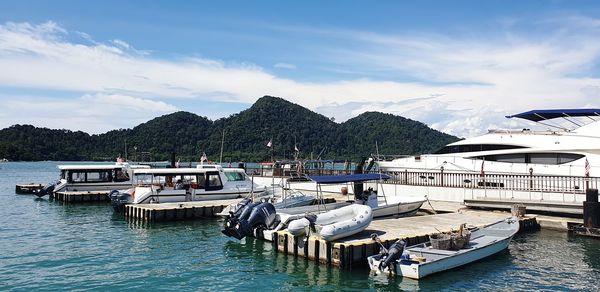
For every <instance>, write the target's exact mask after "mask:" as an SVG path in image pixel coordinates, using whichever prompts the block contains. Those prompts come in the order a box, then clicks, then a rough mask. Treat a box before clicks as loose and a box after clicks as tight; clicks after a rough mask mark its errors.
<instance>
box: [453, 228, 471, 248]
mask: <svg viewBox="0 0 600 292" xmlns="http://www.w3.org/2000/svg"><path fill="white" fill-rule="evenodd" d="M451 238H452V245H451V249H452V250H459V249H461V248H463V247H464V246H465V245H466V244H468V243H469V241H471V231H469V230H463V232H462V236H461V235H460V234H459V233H458V232H455V233H452V235H451Z"/></svg>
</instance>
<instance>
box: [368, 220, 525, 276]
mask: <svg viewBox="0 0 600 292" xmlns="http://www.w3.org/2000/svg"><path fill="white" fill-rule="evenodd" d="M518 231H519V220H518V219H517V218H516V217H511V218H508V219H505V220H502V221H499V222H496V223H493V224H490V225H487V226H485V227H483V228H480V229H476V230H474V231H472V232H471V238H470V241H469V242H468V243H467V244H466V245H465V246H464V247H463V248H461V249H459V250H442V249H435V248H432V247H431V244H430V243H429V242H427V243H423V244H418V245H414V246H411V247H407V248H404V250H402V249H403V246H401V244H399V243H398V242H397V243H396V244H394V245H395V246H392V248H390V252H384V253H382V254H378V255H374V256H370V257H369V258H368V262H369V267H370V268H371V270H373V271H377V272H388V273H395V274H397V275H400V276H403V277H408V278H413V279H421V278H423V277H426V276H428V275H431V274H434V273H438V272H442V271H445V270H449V269H452V268H456V267H459V266H462V265H466V264H468V263H471V262H474V261H477V260H481V259H483V258H485V257H488V256H491V255H493V254H496V253H498V252H500V251H502V250H504V249H506V248H507V247H508V244H509V243H510V241H511V239H512V238H513V236H514V235H515V234H516V233H517V232H518Z"/></svg>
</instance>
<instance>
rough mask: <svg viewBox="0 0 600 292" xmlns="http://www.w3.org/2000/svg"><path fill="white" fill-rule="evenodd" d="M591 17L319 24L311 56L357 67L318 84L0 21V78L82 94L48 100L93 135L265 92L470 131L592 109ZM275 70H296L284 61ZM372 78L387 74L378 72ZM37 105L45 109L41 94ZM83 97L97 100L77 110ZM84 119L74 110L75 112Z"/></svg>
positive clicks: (594, 49)
mask: <svg viewBox="0 0 600 292" xmlns="http://www.w3.org/2000/svg"><path fill="white" fill-rule="evenodd" d="M550 23H552V22H550ZM598 23H600V20H598V19H590V18H581V17H573V18H567V20H566V21H558V20H557V21H556V23H554V24H553V25H554V26H552V25H548V24H546V25H548V27H547V28H546V29H545V33H544V34H542V35H537V36H531V37H530V36H527V35H526V34H524V33H521V34H519V33H513V32H510V31H509V32H505V31H503V32H499V33H498V34H496V35H493V36H490V37H478V38H473V37H471V38H465V37H460V36H459V37H445V36H440V35H431V34H429V35H423V34H421V35H419V36H415V35H381V34H375V33H372V32H356V31H342V30H323V31H321V32H320V35H321V36H323V35H330V36H331V38H330V39H334V38H335V39H336V40H338V41H339V40H342V43H341V44H340V43H339V42H338V43H333V42H332V43H325V44H322V47H323V49H322V50H319V51H320V52H322V54H325V55H323V56H316V57H315V58H318V59H322V60H327V63H326V64H336V66H335V67H336V68H332V70H339V71H344V70H346V71H348V72H350V71H352V72H363V73H362V74H363V76H365V77H363V78H355V79H351V80H338V81H327V82H307V81H296V80H292V79H285V78H281V77H278V76H276V75H274V74H272V73H269V72H268V71H266V70H263V69H262V68H260V67H258V66H256V65H252V64H237V63H236V64H231V63H227V62H224V61H221V60H211V59H200V58H181V59H179V60H163V59H159V58H156V57H153V56H152V55H151V54H150V53H148V51H138V50H136V49H134V48H133V47H132V46H131V45H130V44H128V43H127V42H126V41H124V40H118V39H115V40H112V41H110V42H109V43H107V44H104V43H98V42H95V41H94V40H93V39H92V37H91V36H89V35H87V34H85V33H81V32H75V34H76V35H79V36H80V37H81V38H82V39H83V40H84V41H85V43H80V42H76V41H72V40H67V36H68V35H69V32H68V31H67V30H66V29H64V28H62V27H60V26H59V25H57V24H56V23H54V22H48V23H44V24H40V25H32V24H28V23H6V24H4V25H1V26H0V87H1V86H10V87H16V88H22V89H27V88H33V89H36V90H37V91H39V90H40V89H41V90H50V89H52V90H61V91H68V92H73V93H77V94H78V95H79V96H82V97H81V98H78V99H74V100H73V99H72V100H61V102H60V103H59V104H61V106H62V107H67V108H68V109H70V110H72V111H75V112H76V113H86V114H88V115H90V116H92V117H96V118H97V120H96V121H94V122H93V123H92V124H94V125H95V126H92V125H91V124H89V123H88V124H87V126H85V127H83V126H82V127H80V129H93V131H94V132H98V131H102V130H109V129H111V127H114V126H119V125H114V124H112V122H110V120H111V118H110V117H118V114H117V113H123V112H125V110H124V109H127V110H126V111H127V112H130V113H131V112H136V113H138V115H137V116H136V117H134V118H131V119H130V120H129V122H128V123H127V124H126V127H131V126H133V125H135V123H137V122H138V120H140V119H143V118H144V119H148V118H151V117H153V116H155V115H157V114H160V113H166V112H171V111H174V110H176V109H175V107H174V106H172V105H169V103H166V102H165V101H169V100H185V99H202V100H210V99H218V100H220V101H235V102H242V103H252V102H254V101H255V100H256V99H257V98H258V97H260V96H263V95H275V96H281V97H284V98H287V99H289V100H290V101H292V102H295V103H298V104H301V105H303V106H306V107H308V108H311V109H316V110H319V111H321V112H323V113H324V114H326V115H327V116H334V117H335V118H336V120H337V121H344V120H346V119H348V118H350V117H353V116H355V115H357V114H360V113H362V112H364V111H367V110H378V111H383V112H390V113H394V114H400V115H403V116H406V117H409V118H413V119H417V120H420V121H423V122H426V123H428V124H429V125H431V126H432V127H435V128H437V129H440V130H443V131H447V132H449V133H452V134H456V135H459V136H470V135H473V134H477V133H481V132H483V131H485V130H486V129H487V128H488V127H492V126H506V125H509V124H508V123H507V122H506V121H504V119H503V116H504V115H505V114H511V113H515V112H519V111H525V110H529V109H533V108H559V107H582V106H598V105H599V103H600V99H598V94H599V92H600V90H598V88H600V79H598V72H597V71H596V70H597V69H596V65H597V59H598V58H599V57H600V39H598V38H597V37H596V36H597V35H598V33H600V26H598ZM300 31H301V30H300ZM309 31H310V32H311V33H310V34H314V30H309ZM300 33H301V32H300ZM348 43H351V44H353V45H351V46H349V45H346V44H348ZM248 61H252V60H248ZM275 67H276V68H285V69H294V68H296V66H295V65H293V64H287V63H278V64H276V65H275ZM296 70H298V69H296ZM372 72H376V73H377V74H375V75H371V74H370V73H372ZM354 74H360V73H354ZM382 75H383V76H390V78H386V79H382V78H381V77H377V76H382ZM395 76H401V77H398V78H394V77H395ZM368 77H369V78H368ZM404 77H405V78H404ZM406 80H410V81H406ZM39 98H40V99H42V100H43V98H42V97H39ZM2 99H7V98H5V97H3V98H2ZM159 99H161V100H162V101H160V100H159ZM33 101H34V100H30V102H33ZM11 102H12V103H11ZM5 103H6V102H5ZM17 103H18V102H16V101H14V100H13V101H10V102H9V104H12V105H13V106H14V105H15V104H17ZM36 103H37V102H36ZM44 103H45V104H47V106H48V107H50V108H53V106H52V105H51V104H49V101H47V100H45V101H44V100H43V102H42V104H44ZM85 103H94V105H95V106H96V107H95V108H93V107H88V108H85V106H83V105H82V104H85ZM39 109H40V110H43V109H44V107H40V108H39ZM57 110H59V109H57ZM16 112H17V111H14V112H11V111H4V112H3V113H2V111H0V119H1V121H0V124H2V125H7V124H9V123H12V122H13V121H17V120H19V121H21V120H23V119H24V118H22V117H16V116H15V115H16V114H15V113H16ZM63 112H64V111H63ZM85 117H86V116H85V115H84V114H81V118H82V120H83V119H84V118H85ZM60 119H64V117H63V116H51V115H47V117H46V118H45V119H41V118H40V119H39V123H40V125H45V126H51V125H63V124H65V122H60ZM123 119H125V116H124V117H123ZM103 121H104V122H103ZM107 121H108V122H107ZM78 124H79V123H78ZM123 124H125V123H123ZM61 127H67V128H69V127H68V126H61Z"/></svg>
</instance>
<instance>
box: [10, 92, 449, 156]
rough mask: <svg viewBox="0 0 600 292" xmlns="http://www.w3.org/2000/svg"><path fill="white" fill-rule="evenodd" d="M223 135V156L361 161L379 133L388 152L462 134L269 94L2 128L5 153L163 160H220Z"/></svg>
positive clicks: (434, 145)
mask: <svg viewBox="0 0 600 292" xmlns="http://www.w3.org/2000/svg"><path fill="white" fill-rule="evenodd" d="M223 133H224V135H223ZM222 139H223V141H224V143H223V146H224V147H223V161H224V162H228V161H251V162H259V161H268V160H270V159H271V154H273V155H274V156H275V158H276V159H290V158H292V157H293V154H294V151H295V148H294V146H296V147H297V148H298V150H300V152H299V153H300V157H301V158H311V157H312V158H315V159H316V158H317V157H318V156H320V157H321V158H323V159H351V160H354V161H356V160H357V159H360V158H362V157H366V156H369V155H370V154H371V153H375V151H376V150H375V142H376V141H377V145H378V149H379V153H382V154H419V153H430V152H432V151H435V150H437V149H438V148H440V147H442V146H444V145H446V144H448V143H451V142H454V141H457V140H458V138H457V137H455V136H451V135H448V134H445V133H442V132H439V131H437V130H433V129H431V128H429V127H428V126H427V125H425V124H423V123H421V122H417V121H413V120H410V119H406V118H403V117H400V116H395V115H391V114H384V113H380V112H366V113H363V114H361V115H359V116H357V117H355V118H352V119H349V120H348V121H346V122H344V123H336V122H334V121H332V120H330V119H329V118H327V117H325V116H323V115H320V114H318V113H315V112H313V111H310V110H309V109H307V108H304V107H302V106H299V105H297V104H294V103H291V102H288V101H286V100H284V99H282V98H278V97H272V96H264V97H262V98H260V99H258V100H257V101H256V103H254V105H252V107H250V108H249V109H247V110H244V111H242V112H240V113H238V114H234V115H231V116H229V117H226V118H221V119H218V120H215V121H211V120H209V119H207V118H206V117H201V116H198V115H196V114H193V113H189V112H183V111H181V112H176V113H173V114H168V115H164V116H161V117H157V118H154V119H152V120H150V121H148V122H146V123H143V124H140V125H138V126H136V127H134V128H133V129H119V130H113V131H109V132H107V133H104V134H99V135H89V134H87V133H84V132H81V131H70V130H57V129H48V128H38V127H34V126H31V125H14V126H11V127H8V128H5V129H2V130H0V157H5V158H7V159H9V160H11V161H41V160H62V161H81V160H93V161H107V160H114V159H115V157H116V156H117V155H118V154H119V153H122V154H123V155H125V151H127V155H128V158H129V160H138V161H141V160H146V161H161V160H168V159H169V157H170V153H171V152H172V151H175V153H176V157H177V158H178V159H181V160H182V161H199V159H200V156H201V155H202V153H206V154H207V156H208V158H209V159H210V160H213V161H218V159H219V154H220V151H221V140H222ZM269 141H272V147H273V148H272V150H271V149H270V148H267V143H268V142H269ZM294 141H296V142H294ZM126 147H127V148H126Z"/></svg>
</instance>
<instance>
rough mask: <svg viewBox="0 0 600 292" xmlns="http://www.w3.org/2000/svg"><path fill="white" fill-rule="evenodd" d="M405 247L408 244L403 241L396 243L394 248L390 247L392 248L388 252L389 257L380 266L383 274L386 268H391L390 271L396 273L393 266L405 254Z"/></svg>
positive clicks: (393, 245)
mask: <svg viewBox="0 0 600 292" xmlns="http://www.w3.org/2000/svg"><path fill="white" fill-rule="evenodd" d="M405 245H406V243H405V242H404V241H403V240H401V239H399V240H398V241H396V242H394V244H392V246H390V248H389V249H388V250H387V256H386V257H385V259H384V260H383V261H382V262H381V263H380V264H379V270H380V271H381V272H383V270H385V268H390V271H394V269H393V267H391V265H393V264H394V263H395V262H396V261H397V260H398V259H399V258H400V256H401V255H402V253H403V252H404V246H405Z"/></svg>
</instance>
